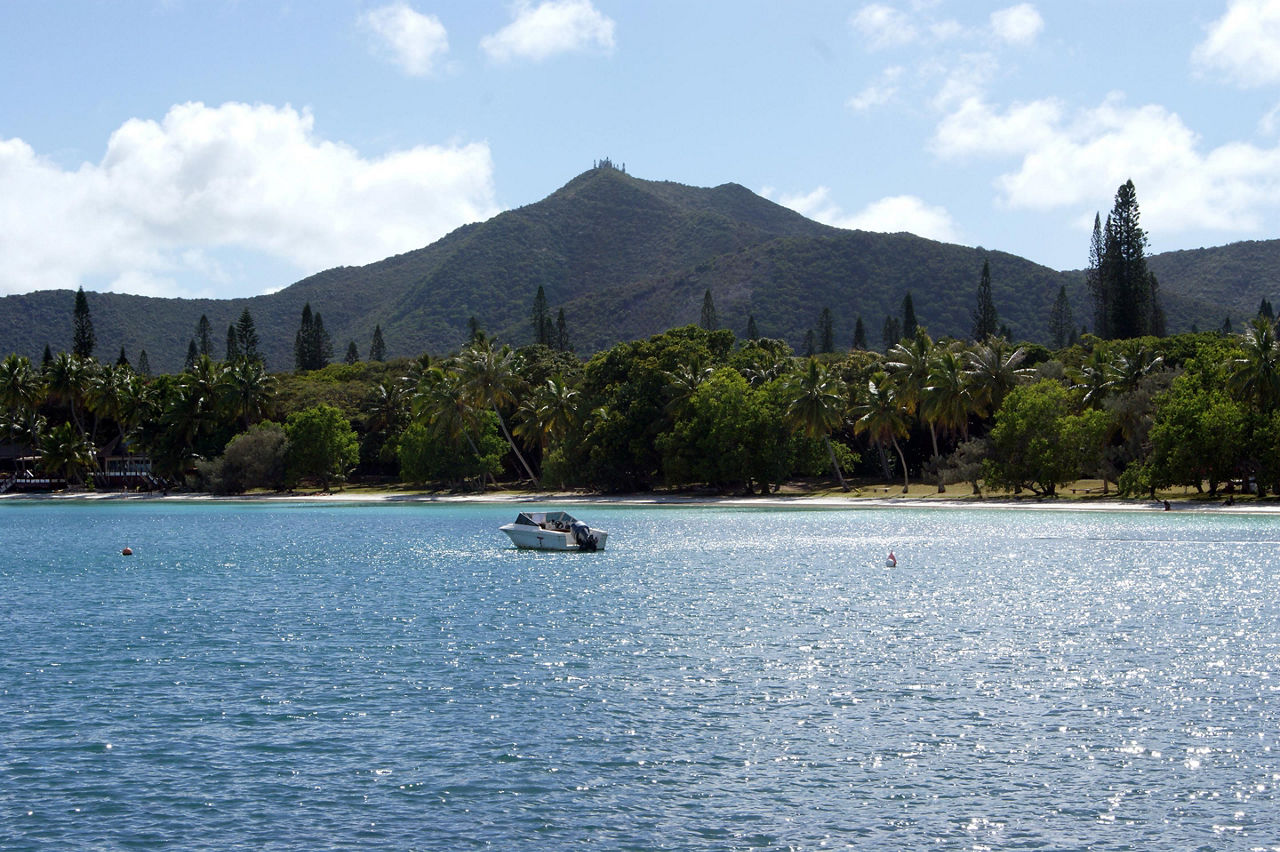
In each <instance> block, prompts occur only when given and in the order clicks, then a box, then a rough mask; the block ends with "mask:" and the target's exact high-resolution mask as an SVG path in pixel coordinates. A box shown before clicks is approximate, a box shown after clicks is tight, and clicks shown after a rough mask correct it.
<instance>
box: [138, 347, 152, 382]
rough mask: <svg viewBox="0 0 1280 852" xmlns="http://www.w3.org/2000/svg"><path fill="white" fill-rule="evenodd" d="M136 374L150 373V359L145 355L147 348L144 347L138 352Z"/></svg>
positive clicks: (145, 374) (146, 374)
mask: <svg viewBox="0 0 1280 852" xmlns="http://www.w3.org/2000/svg"><path fill="white" fill-rule="evenodd" d="M138 375H140V376H149V375H151V359H150V358H148V357H147V350H145V349H143V350H141V351H140V352H138Z"/></svg>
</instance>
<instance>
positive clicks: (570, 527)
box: [498, 512, 609, 551]
mask: <svg viewBox="0 0 1280 852" xmlns="http://www.w3.org/2000/svg"><path fill="white" fill-rule="evenodd" d="M498 529H500V530H502V531H503V532H504V533H506V534H507V535H508V536H509V537H510V538H511V541H512V542H513V543H514V544H515V546H516V547H520V548H525V549H527V550H588V551H589V550H604V543H605V539H607V538H608V537H609V534H608V533H607V532H605V531H604V530H597V529H592V528H591V527H589V526H587V525H586V524H585V523H583V522H582V521H580V520H578V519H577V518H575V517H574V516H573V515H570V514H569V513H568V512H521V513H520V514H518V515H517V516H516V519H515V521H513V522H512V523H509V524H503V525H502V526H500V527H498Z"/></svg>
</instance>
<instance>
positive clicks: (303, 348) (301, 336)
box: [293, 302, 316, 373]
mask: <svg viewBox="0 0 1280 852" xmlns="http://www.w3.org/2000/svg"><path fill="white" fill-rule="evenodd" d="M315 324H316V320H315V317H313V316H312V315H311V303H310V302H307V303H306V304H305V305H303V306H302V320H301V322H299V324H298V331H297V333H296V334H294V336H293V368H294V369H295V370H296V371H297V372H299V373H301V372H303V371H305V370H314V369H315V367H313V366H312V364H314V363H315V360H316V358H315V352H314V349H313V347H314V345H315Z"/></svg>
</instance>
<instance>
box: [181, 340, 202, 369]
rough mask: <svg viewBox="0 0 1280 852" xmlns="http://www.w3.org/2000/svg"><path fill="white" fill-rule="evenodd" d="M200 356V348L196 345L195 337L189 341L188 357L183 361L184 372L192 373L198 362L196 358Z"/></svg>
mask: <svg viewBox="0 0 1280 852" xmlns="http://www.w3.org/2000/svg"><path fill="white" fill-rule="evenodd" d="M199 357H200V349H199V347H197V346H196V341H195V338H194V337H193V338H191V339H190V340H188V341H187V357H186V358H185V359H184V360H183V362H182V372H184V373H190V372H191V369H192V367H194V366H195V364H196V359H197V358H199Z"/></svg>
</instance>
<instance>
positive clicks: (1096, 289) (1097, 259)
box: [1084, 213, 1111, 339]
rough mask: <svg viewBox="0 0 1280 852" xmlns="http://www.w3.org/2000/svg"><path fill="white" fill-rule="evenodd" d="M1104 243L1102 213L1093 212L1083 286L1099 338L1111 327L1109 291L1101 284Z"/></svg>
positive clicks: (1104, 335) (1106, 335)
mask: <svg viewBox="0 0 1280 852" xmlns="http://www.w3.org/2000/svg"><path fill="white" fill-rule="evenodd" d="M1104 254H1105V245H1104V242H1103V239H1102V214H1100V213H1095V214H1093V233H1092V235H1091V236H1090V237H1089V266H1088V268H1087V269H1086V270H1085V273H1084V280H1085V286H1086V287H1088V289H1089V297H1090V298H1091V299H1092V300H1093V330H1094V332H1095V333H1096V334H1097V335H1098V336H1099V337H1101V338H1104V339H1106V338H1109V337H1110V336H1111V335H1110V333H1109V332H1110V329H1111V305H1110V302H1109V296H1110V292H1109V291H1108V290H1107V288H1106V287H1105V286H1104V285H1103V280H1102V262H1103V255H1104Z"/></svg>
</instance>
